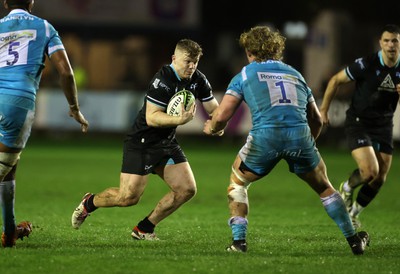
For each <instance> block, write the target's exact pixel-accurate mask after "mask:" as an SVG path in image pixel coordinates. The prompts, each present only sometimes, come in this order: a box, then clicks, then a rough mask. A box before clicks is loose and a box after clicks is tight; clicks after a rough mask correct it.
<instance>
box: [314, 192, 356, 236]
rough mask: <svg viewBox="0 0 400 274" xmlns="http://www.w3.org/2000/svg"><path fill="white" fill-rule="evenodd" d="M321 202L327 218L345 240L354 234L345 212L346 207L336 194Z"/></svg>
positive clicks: (322, 199)
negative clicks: (333, 223)
mask: <svg viewBox="0 0 400 274" xmlns="http://www.w3.org/2000/svg"><path fill="white" fill-rule="evenodd" d="M321 202H322V204H323V205H324V207H325V210H326V212H327V213H328V215H329V217H331V218H332V220H334V221H335V223H336V224H337V226H338V227H339V228H340V230H341V231H342V233H343V235H344V236H345V237H346V238H348V237H351V236H353V235H354V234H356V231H355V230H354V227H353V224H352V223H351V219H350V215H349V213H348V212H347V210H346V205H345V204H344V201H343V199H342V197H340V194H339V193H338V192H335V193H333V194H332V195H330V196H328V197H325V198H321Z"/></svg>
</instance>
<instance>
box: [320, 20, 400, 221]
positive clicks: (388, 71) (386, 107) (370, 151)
mask: <svg viewBox="0 0 400 274" xmlns="http://www.w3.org/2000/svg"><path fill="white" fill-rule="evenodd" d="M379 45H380V50H379V51H378V52H375V53H373V54H371V55H368V56H365V57H362V58H359V59H357V60H355V61H354V63H352V64H350V65H349V66H347V67H346V68H345V69H343V70H341V71H339V72H338V73H337V74H336V75H334V76H333V77H332V78H331V79H330V80H329V83H328V86H327V88H326V91H325V95H324V98H323V101H322V104H321V107H320V111H321V115H322V119H323V122H324V124H326V125H327V124H329V116H328V110H329V105H330V103H331V101H332V99H333V98H334V96H335V94H336V91H337V89H338V88H339V87H340V86H341V85H342V84H345V83H348V82H350V81H355V84H356V85H355V90H354V94H353V96H352V100H351V104H350V107H349V109H348V110H347V112H346V121H345V134H346V138H347V143H348V146H349V148H350V150H351V155H352V156H353V159H354V160H355V162H356V163H357V169H355V170H354V171H353V172H352V174H351V176H350V177H349V178H348V180H346V181H345V182H343V183H341V185H340V193H341V195H342V197H343V199H344V200H345V202H346V206H347V208H348V211H349V213H350V216H351V218H352V221H353V224H354V226H355V227H356V228H359V227H361V222H360V220H359V214H360V213H361V211H362V210H363V209H364V208H365V207H367V206H368V205H369V204H370V202H371V201H372V200H373V199H374V198H375V196H376V195H377V194H378V192H379V190H380V188H381V187H382V185H383V184H384V182H385V180H386V177H387V175H388V172H389V170H390V166H391V163H392V154H393V115H394V112H395V110H396V107H397V104H398V101H399V93H400V28H399V27H398V26H396V25H391V24H390V25H386V26H384V27H383V29H382V31H381V33H380V39H379ZM357 187H360V189H359V192H358V194H357V196H356V197H353V192H354V190H355V189H356V188H357ZM354 196H355V195H354Z"/></svg>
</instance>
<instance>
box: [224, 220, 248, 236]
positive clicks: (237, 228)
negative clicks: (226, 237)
mask: <svg viewBox="0 0 400 274" xmlns="http://www.w3.org/2000/svg"><path fill="white" fill-rule="evenodd" d="M247 223H248V222H247V219H246V218H243V217H240V216H235V217H232V218H230V219H229V221H228V224H229V226H230V227H231V229H232V236H233V240H234V241H237V240H245V239H246V234H247Z"/></svg>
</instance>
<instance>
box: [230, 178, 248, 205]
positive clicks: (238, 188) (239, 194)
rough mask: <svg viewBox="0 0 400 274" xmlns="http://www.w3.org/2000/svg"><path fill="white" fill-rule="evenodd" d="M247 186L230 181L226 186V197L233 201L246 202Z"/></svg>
mask: <svg viewBox="0 0 400 274" xmlns="http://www.w3.org/2000/svg"><path fill="white" fill-rule="evenodd" d="M247 188H248V187H247V186H242V185H239V184H237V183H235V182H231V183H230V184H229V187H228V197H229V199H231V200H232V201H233V202H238V203H244V204H248V201H249V200H248V196H247Z"/></svg>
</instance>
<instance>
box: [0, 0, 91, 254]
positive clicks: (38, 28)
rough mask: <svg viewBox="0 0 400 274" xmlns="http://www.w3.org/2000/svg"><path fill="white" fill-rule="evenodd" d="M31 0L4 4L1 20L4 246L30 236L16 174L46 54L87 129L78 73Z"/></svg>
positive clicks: (72, 108)
mask: <svg viewBox="0 0 400 274" xmlns="http://www.w3.org/2000/svg"><path fill="white" fill-rule="evenodd" d="M33 3H34V1H33V0H5V1H4V7H5V8H6V9H7V10H9V11H10V12H9V14H8V15H7V16H5V17H3V18H2V19H0V202H1V207H2V212H3V215H2V216H3V232H2V237H1V243H2V246H3V247H13V246H15V243H16V240H17V239H18V238H21V239H22V238H23V237H25V236H28V235H29V234H30V232H31V230H32V224H31V223H30V222H28V221H23V222H21V223H19V224H18V225H17V224H16V221H15V213H14V202H15V173H16V168H17V164H18V160H19V158H20V155H21V152H22V150H23V149H24V147H25V145H26V142H27V140H28V138H29V136H30V132H31V128H32V124H33V121H34V113H35V100H36V92H37V91H38V89H39V83H40V78H41V75H42V70H43V68H44V61H45V58H46V56H48V57H49V58H50V61H51V62H52V64H53V65H54V66H55V68H56V69H57V71H58V73H59V75H60V80H61V87H62V89H63V91H64V94H65V97H66V99H67V101H68V104H69V116H71V117H73V118H74V119H75V120H76V121H77V122H78V123H80V124H81V128H82V131H83V132H86V131H87V128H88V122H87V121H86V119H85V118H84V116H83V115H82V114H81V112H80V110H79V104H78V95H77V89H76V85H75V78H74V74H73V71H72V68H71V65H70V62H69V60H68V56H67V53H66V51H65V49H64V46H63V44H62V42H61V39H60V37H59V35H58V33H57V32H56V30H55V29H54V27H53V26H52V25H51V24H49V22H47V21H46V20H44V19H41V18H39V17H36V16H33V15H32V14H30V13H31V11H32V7H33Z"/></svg>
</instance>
